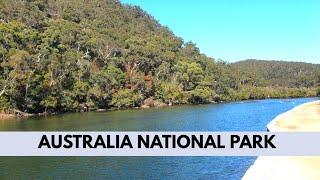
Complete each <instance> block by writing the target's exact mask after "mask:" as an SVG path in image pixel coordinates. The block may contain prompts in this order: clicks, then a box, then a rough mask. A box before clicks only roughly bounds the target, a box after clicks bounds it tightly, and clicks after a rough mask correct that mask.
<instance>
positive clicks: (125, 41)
mask: <svg viewBox="0 0 320 180" xmlns="http://www.w3.org/2000/svg"><path fill="white" fill-rule="evenodd" d="M212 43H215V42H212ZM319 84H320V65H315V64H307V63H293V62H281V61H256V60H246V61H241V62H237V63H228V62H227V60H226V61H222V60H217V59H214V58H211V57H208V56H206V55H205V54H202V53H201V52H200V50H199V48H198V47H197V46H196V45H195V44H194V43H192V42H184V41H183V39H182V38H180V37H177V36H175V35H174V34H173V32H172V31H171V30H170V29H169V28H168V27H165V26H162V25H161V24H159V22H158V21H157V20H155V18H154V17H152V16H151V15H149V14H148V13H147V12H145V11H144V10H142V9H141V8H139V7H137V6H131V5H126V4H122V3H120V2H119V1H118V0H103V1H101V0H69V1H63V0H28V1H22V0H0V112H1V111H2V112H6V113H17V112H22V113H30V114H35V113H61V112H74V111H79V110H81V109H82V107H84V106H88V108H89V109H92V110H94V109H97V110H98V109H112V108H132V107H153V106H165V105H168V104H174V105H175V104H203V103H215V102H221V101H236V100H246V99H264V98H284V97H311V96H317V95H320V88H319Z"/></svg>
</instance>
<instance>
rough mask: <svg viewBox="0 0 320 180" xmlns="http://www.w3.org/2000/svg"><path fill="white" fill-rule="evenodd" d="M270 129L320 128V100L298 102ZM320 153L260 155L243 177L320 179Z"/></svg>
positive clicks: (246, 179)
mask: <svg viewBox="0 0 320 180" xmlns="http://www.w3.org/2000/svg"><path fill="white" fill-rule="evenodd" d="M267 127H268V130H269V131H271V132H288V131H289V132H294V131H295V132H297V131H302V132H318V131H320V101H314V102H309V103H305V104H302V105H299V106H297V107H295V108H293V109H291V110H289V111H287V112H285V113H283V114H280V115H279V116H277V117H276V118H275V119H274V120H272V121H271V122H270V123H269V124H268V125H267ZM319 168H320V157H318V156H317V157H289V156H288V157H270V156H269V157H268V156H266V157H258V158H257V160H256V161H255V163H254V164H253V165H252V166H251V167H250V168H249V169H248V170H247V172H246V173H245V175H244V176H243V178H242V179H243V180H252V179H319V176H320V172H319Z"/></svg>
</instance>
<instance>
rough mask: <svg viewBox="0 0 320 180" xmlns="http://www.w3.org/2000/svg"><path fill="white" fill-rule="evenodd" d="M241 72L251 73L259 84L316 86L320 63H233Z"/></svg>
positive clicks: (319, 79) (295, 86)
mask: <svg viewBox="0 0 320 180" xmlns="http://www.w3.org/2000/svg"><path fill="white" fill-rule="evenodd" d="M232 66H233V67H234V68H236V69H237V71H239V72H246V76H248V75H251V76H252V77H253V78H254V81H255V82H256V83H257V85H258V86H285V87H294V88H300V87H301V88H303V87H315V86H317V85H319V83H320V82H319V81H320V64H310V63H303V62H286V61H266V60H245V61H240V62H236V63H233V64H232Z"/></svg>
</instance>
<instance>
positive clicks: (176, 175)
mask: <svg viewBox="0 0 320 180" xmlns="http://www.w3.org/2000/svg"><path fill="white" fill-rule="evenodd" d="M314 100H318V99H316V98H302V99H276V100H275V99H268V100H257V101H241V102H231V103H221V104H210V105H198V106H174V107H171V108H160V109H145V110H141V109H134V110H123V111H109V112H89V113H70V114H63V115H55V116H47V117H32V118H30V119H27V120H3V121H0V131H265V130H266V125H267V124H268V123H269V122H270V121H271V120H272V119H273V118H274V117H275V116H277V115H278V114H280V113H283V112H285V111H287V110H289V109H291V108H293V107H295V106H297V105H300V104H302V103H305V102H309V101H314ZM0 148H1V147H0ZM255 159H256V157H19V158H18V157H0V179H3V178H6V179H12V178H15V179H17V178H18V179H40V178H41V179H42V178H47V179H52V178H58V179H66V178H73V179H84V178H85V179H97V178H98V179H105V178H116V179H132V178H139V179H141V178H144V179H146V178H147V179H162V178H166V179H207V178H209V179H240V178H241V177H242V176H243V175H244V173H245V171H246V170H247V169H248V168H249V166H250V165H251V164H252V163H253V162H254V160H255Z"/></svg>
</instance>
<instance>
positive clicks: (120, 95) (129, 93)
mask: <svg viewBox="0 0 320 180" xmlns="http://www.w3.org/2000/svg"><path fill="white" fill-rule="evenodd" d="M139 99H140V98H139V95H138V94H137V93H136V92H134V91H133V90H131V89H121V90H119V91H118V92H116V93H115V94H114V95H113V98H112V104H113V105H114V106H116V107H118V108H127V107H135V106H136V105H137V104H139Z"/></svg>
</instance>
